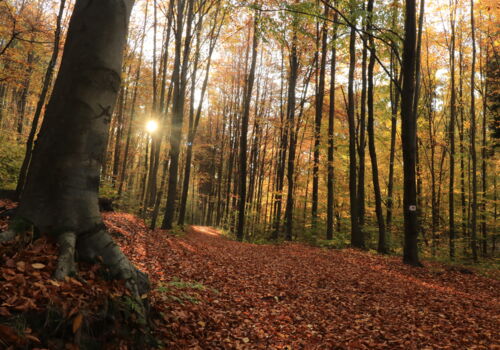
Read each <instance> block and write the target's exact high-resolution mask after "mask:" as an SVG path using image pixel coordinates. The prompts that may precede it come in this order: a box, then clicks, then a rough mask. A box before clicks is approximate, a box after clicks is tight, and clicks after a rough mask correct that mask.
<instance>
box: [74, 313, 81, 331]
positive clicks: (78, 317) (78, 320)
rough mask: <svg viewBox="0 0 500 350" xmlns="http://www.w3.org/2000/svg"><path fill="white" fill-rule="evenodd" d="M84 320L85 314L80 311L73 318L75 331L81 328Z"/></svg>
mask: <svg viewBox="0 0 500 350" xmlns="http://www.w3.org/2000/svg"><path fill="white" fill-rule="evenodd" d="M82 321H83V315H82V314H81V313H79V314H78V315H76V317H75V319H74V320H73V327H72V329H73V333H76V332H77V331H78V330H79V329H80V327H81V326H82Z"/></svg>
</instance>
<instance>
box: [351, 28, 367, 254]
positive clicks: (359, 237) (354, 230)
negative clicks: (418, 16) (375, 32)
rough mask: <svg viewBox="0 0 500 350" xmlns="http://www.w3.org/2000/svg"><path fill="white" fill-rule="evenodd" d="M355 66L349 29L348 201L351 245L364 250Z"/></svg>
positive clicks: (354, 45) (354, 48)
mask: <svg viewBox="0 0 500 350" xmlns="http://www.w3.org/2000/svg"><path fill="white" fill-rule="evenodd" d="M355 65H356V30H355V28H351V34H350V39H349V81H348V88H347V90H348V91H347V95H348V111H347V115H348V121H349V199H350V203H351V244H352V245H353V246H354V247H357V248H364V246H365V242H364V237H363V232H362V231H361V229H360V227H359V219H358V216H359V209H358V208H359V207H358V196H357V191H356V126H355V122H354V114H355V109H354V69H355Z"/></svg>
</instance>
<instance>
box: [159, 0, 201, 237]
mask: <svg viewBox="0 0 500 350" xmlns="http://www.w3.org/2000/svg"><path fill="white" fill-rule="evenodd" d="M185 1H189V3H188V11H187V16H186V38H185V40H184V50H182V33H183V28H184V7H185ZM193 7H194V0H178V1H177V20H176V23H177V30H176V35H175V61H174V72H173V74H172V81H173V83H174V92H173V93H174V96H173V106H172V125H171V133H170V167H169V177H168V188H167V203H166V207H165V216H164V217H163V223H162V225H161V227H162V229H167V230H169V229H171V228H172V225H173V220H174V214H175V209H176V206H175V202H176V199H177V183H178V172H179V155H180V143H181V138H182V124H183V119H184V104H185V94H186V75H187V63H188V59H189V52H190V46H191V37H192V33H191V27H192V21H193ZM182 51H184V52H182ZM181 56H182V60H181ZM181 62H182V64H181Z"/></svg>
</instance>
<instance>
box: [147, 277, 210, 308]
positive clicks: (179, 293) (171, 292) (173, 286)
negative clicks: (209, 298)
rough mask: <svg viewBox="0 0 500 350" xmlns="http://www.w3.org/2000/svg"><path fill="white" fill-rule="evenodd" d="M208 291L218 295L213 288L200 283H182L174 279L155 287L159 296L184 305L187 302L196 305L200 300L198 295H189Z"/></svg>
mask: <svg viewBox="0 0 500 350" xmlns="http://www.w3.org/2000/svg"><path fill="white" fill-rule="evenodd" d="M205 290H209V291H211V292H213V293H215V294H219V291H218V290H217V289H214V288H210V287H206V286H205V285H203V284H202V283H199V282H189V281H183V280H180V279H178V278H176V277H174V278H173V279H172V281H170V282H168V283H166V284H163V283H161V284H159V285H158V287H157V291H158V292H159V293H161V294H164V297H165V298H166V299H169V300H172V301H175V302H178V303H180V304H184V303H185V302H189V303H192V304H198V303H199V302H200V300H199V299H198V297H199V295H198V294H197V293H196V292H195V293H194V295H192V294H190V292H191V293H192V292H193V291H205Z"/></svg>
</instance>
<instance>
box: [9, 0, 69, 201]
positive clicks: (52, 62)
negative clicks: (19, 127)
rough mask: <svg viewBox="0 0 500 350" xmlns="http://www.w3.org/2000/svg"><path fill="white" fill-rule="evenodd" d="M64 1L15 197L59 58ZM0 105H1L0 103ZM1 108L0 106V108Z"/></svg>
mask: <svg viewBox="0 0 500 350" xmlns="http://www.w3.org/2000/svg"><path fill="white" fill-rule="evenodd" d="M65 3H66V0H61V3H60V4H59V12H58V14H57V19H56V29H55V32H54V45H53V47H52V55H51V57H50V61H49V64H48V66H47V70H46V71H45V76H44V78H43V84H42V90H41V91H40V95H39V96H38V102H37V104H36V109H35V115H34V116H33V121H32V123H31V130H30V133H29V135H28V140H27V141H26V151H25V153H24V160H23V164H22V165H21V170H20V171H19V179H18V181H17V187H16V195H17V197H20V196H21V193H22V191H23V188H24V183H25V181H26V175H27V173H28V167H29V164H30V161H31V156H32V152H33V142H34V140H35V135H36V131H37V129H38V122H39V120H40V116H41V115H42V109H43V106H44V105H45V100H46V98H47V94H48V92H49V88H50V85H51V83H52V76H53V75H54V67H55V66H56V62H57V57H58V56H59V43H60V41H61V21H62V15H63V12H64V5H65ZM0 104H1V103H0ZM0 108H1V106H0Z"/></svg>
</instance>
